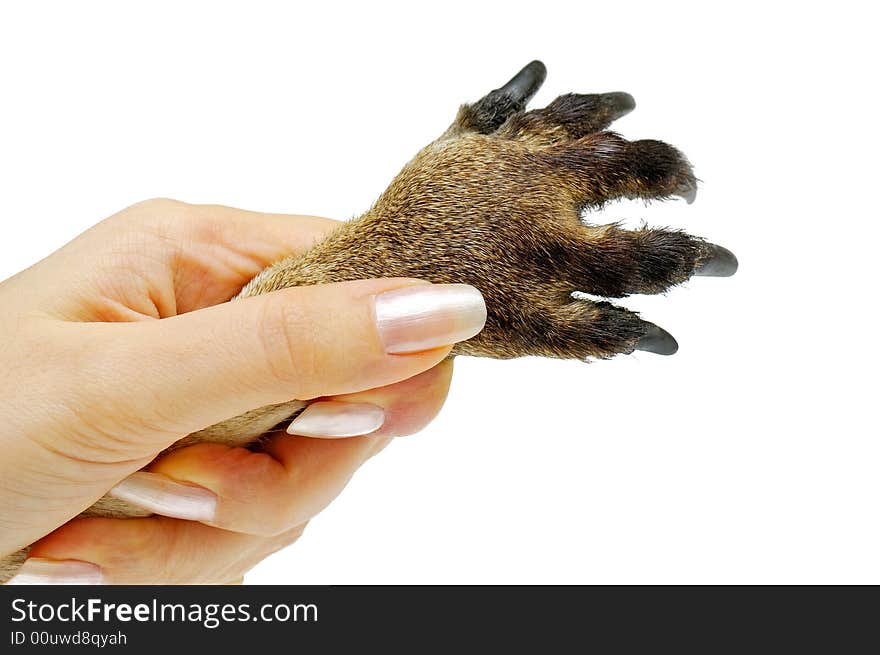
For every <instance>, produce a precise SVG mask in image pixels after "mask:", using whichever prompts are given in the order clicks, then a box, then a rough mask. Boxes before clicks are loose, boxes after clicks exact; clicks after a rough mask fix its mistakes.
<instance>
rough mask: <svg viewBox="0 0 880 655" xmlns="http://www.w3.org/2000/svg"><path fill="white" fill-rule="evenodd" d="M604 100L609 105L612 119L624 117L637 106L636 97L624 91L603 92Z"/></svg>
mask: <svg viewBox="0 0 880 655" xmlns="http://www.w3.org/2000/svg"><path fill="white" fill-rule="evenodd" d="M600 97H601V98H602V102H603V104H604V105H605V106H607V107H608V110H609V115H610V118H611V120H612V121H616V120H617V119H618V118H622V117H623V116H626V115H627V114H628V113H630V112H631V111H632V110H633V109H635V108H636V99H635V98H633V97H632V96H631V95H630V94H629V93H624V92H623V91H612V92H611V93H603V94H602V95H601V96H600Z"/></svg>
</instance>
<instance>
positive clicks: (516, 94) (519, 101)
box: [497, 59, 547, 107]
mask: <svg viewBox="0 0 880 655" xmlns="http://www.w3.org/2000/svg"><path fill="white" fill-rule="evenodd" d="M546 77H547V67H546V66H544V64H542V63H541V62H540V61H538V60H537V59H536V60H535V61H533V62H531V63H529V64H527V65H526V66H525V67H524V68H523V69H522V70H521V71H520V72H519V73H517V74H516V75H514V76H513V77H512V78H510V81H509V82H508V83H507V84H505V85H504V86H502V87H501V88H500V89H497V91H498V92H499V93H504V94H506V95H508V96H509V97H510V99H511V101H513V103H514V104H515V105H518V106H521V107H524V106H525V104H526V103H527V102H528V101H529V100H531V98H532V96H533V95H535V94H536V93H537V92H538V89H540V88H541V85H542V84H543V83H544V80H545V79H546Z"/></svg>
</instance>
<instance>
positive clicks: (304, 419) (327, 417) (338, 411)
mask: <svg viewBox="0 0 880 655" xmlns="http://www.w3.org/2000/svg"><path fill="white" fill-rule="evenodd" d="M384 422H385V411H384V410H383V409H382V408H381V407H377V406H376V405H371V404H370V403H343V402H338V401H326V402H317V403H312V404H311V405H309V406H308V407H306V408H305V410H303V413H302V414H300V415H299V416H297V417H296V418H295V419H294V420H293V423H291V424H290V425H289V426H288V427H287V432H288V433H289V434H298V435H301V436H303V437H330V438H333V437H357V436H358V435H362V434H370V433H371V432H375V431H376V430H378V429H379V428H381V427H382V424H383V423H384Z"/></svg>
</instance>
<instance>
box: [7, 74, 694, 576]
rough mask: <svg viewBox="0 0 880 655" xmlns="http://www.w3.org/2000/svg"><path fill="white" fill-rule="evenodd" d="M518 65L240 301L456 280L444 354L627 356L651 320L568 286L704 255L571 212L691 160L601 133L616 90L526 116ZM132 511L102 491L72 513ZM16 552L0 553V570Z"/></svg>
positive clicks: (635, 193) (680, 270) (659, 190)
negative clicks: (455, 309)
mask: <svg viewBox="0 0 880 655" xmlns="http://www.w3.org/2000/svg"><path fill="white" fill-rule="evenodd" d="M530 67H531V68H529V67H527V68H526V69H524V71H523V73H525V72H529V74H531V75H533V76H534V77H535V79H532V80H531V81H527V85H526V86H529V87H530V88H527V89H525V90H524V89H522V88H516V85H514V84H513V83H514V82H515V81H516V80H517V78H514V80H511V82H510V83H508V85H506V86H505V87H503V88H502V89H498V90H495V91H493V92H491V93H490V94H489V95H487V96H486V97H485V98H483V99H481V100H480V101H478V102H476V103H474V104H472V105H465V106H464V107H462V108H461V110H460V111H459V113H458V116H457V117H456V120H455V121H454V123H453V124H452V126H451V127H450V128H449V129H448V130H447V131H446V132H445V133H444V134H443V135H442V136H441V137H440V138H439V139H437V140H436V141H434V142H433V143H431V144H430V145H428V146H427V147H426V148H424V149H423V150H422V151H420V152H419V153H418V154H417V155H416V156H415V158H413V160H412V161H410V162H409V163H408V164H407V165H406V166H405V167H404V168H403V170H402V171H401V172H400V173H399V174H398V176H397V177H396V178H395V179H394V180H393V181H392V183H391V185H390V186H389V188H388V189H387V190H386V191H385V193H384V194H383V195H382V196H381V197H380V198H379V200H378V201H377V202H376V204H375V205H374V206H373V207H372V208H371V209H370V210H369V211H368V212H366V213H365V214H364V215H363V216H361V217H360V218H358V219H356V220H353V221H350V222H348V223H345V224H343V225H342V226H341V227H340V228H339V229H338V230H337V231H335V232H334V233H333V234H331V235H330V236H329V237H327V238H326V239H325V240H324V241H323V242H321V243H319V244H318V245H317V246H315V247H314V248H313V249H311V250H310V251H309V252H307V253H305V254H304V255H302V256H299V257H291V258H288V259H284V260H282V261H280V262H278V263H276V264H275V265H273V266H270V267H269V268H267V269H266V270H265V271H263V272H262V273H260V274H259V275H258V276H257V277H256V278H255V279H254V280H252V281H251V282H250V283H249V284H248V285H247V286H246V287H245V288H244V289H243V290H242V292H241V294H240V295H239V297H247V296H253V295H257V294H262V293H267V292H270V291H273V290H276V289H282V288H285V287H290V286H296V285H309V284H321V283H326V282H339V281H345V280H355V279H363V278H374V277H414V278H422V279H426V280H429V281H431V282H436V283H447V282H448V283H453V282H464V283H468V284H472V285H474V286H475V287H477V288H478V289H480V291H481V292H482V293H483V295H484V297H485V299H486V303H487V308H488V320H487V323H486V327H485V329H484V330H483V331H482V332H481V333H480V334H479V335H477V336H476V337H474V338H472V339H470V340H469V341H466V342H464V343H460V344H458V345H457V346H456V347H455V349H454V351H453V354H462V355H477V356H485V357H498V358H510V357H519V356H523V355H540V356H546V357H559V358H575V359H585V358H588V357H602V358H604V357H610V356H612V355H614V354H617V353H629V352H632V351H633V349H634V348H635V347H636V345H637V342H638V341H639V339H640V338H641V337H642V336H643V335H644V334H645V332H646V329H647V328H648V327H649V326H650V324H649V323H646V322H644V321H643V320H641V319H640V318H639V317H638V316H637V315H636V314H635V313H633V312H630V311H627V310H625V309H621V308H618V307H615V306H614V305H611V304H610V303H608V302H593V301H588V300H580V299H574V298H572V297H571V294H572V292H574V291H582V292H587V293H591V294H594V295H598V296H605V297H621V296H626V295H628V294H631V293H657V292H660V291H663V290H665V289H666V288H668V287H669V286H671V285H674V284H678V283H680V282H682V281H684V280H686V279H687V278H688V277H690V275H691V274H692V273H693V272H694V268H695V267H696V266H697V265H698V263H699V262H700V261H701V260H702V259H703V258H705V257H707V256H708V255H707V252H708V251H707V250H706V247H705V246H704V242H703V241H701V240H700V239H697V238H694V237H691V236H688V235H686V234H683V233H681V232H677V231H669V230H653V229H641V230H637V231H625V230H622V229H619V228H618V227H616V226H614V225H603V226H587V225H584V224H582V223H581V222H580V220H579V212H580V211H581V210H582V209H583V208H585V207H588V206H600V205H602V204H603V203H605V202H606V201H608V200H612V199H615V198H622V197H626V198H665V197H668V196H670V195H674V194H676V193H681V191H682V189H684V190H687V189H689V188H694V186H695V181H694V177H693V174H692V172H691V168H690V165H689V164H688V163H687V160H686V159H685V158H684V157H683V156H682V155H681V154H680V153H679V152H678V151H677V150H675V149H674V148H672V147H671V146H668V145H666V144H664V143H661V142H659V141H636V142H628V141H626V140H625V139H623V138H621V137H620V136H618V135H617V134H614V133H611V132H604V131H601V130H604V129H605V128H606V127H607V126H608V125H609V124H610V123H611V121H612V120H614V118H616V117H618V116H619V115H622V113H625V112H626V111H628V110H629V109H631V108H632V106H631V105H632V99H631V98H630V97H629V96H628V95H626V94H621V93H614V94H602V95H589V96H587V95H574V94H569V95H565V96H561V97H560V98H557V99H556V100H555V101H554V102H552V103H551V104H550V105H549V106H548V107H546V108H544V109H538V110H534V111H530V112H524V111H523V109H524V105H525V102H526V100H527V99H528V97H529V96H530V95H531V94H532V93H534V91H535V90H536V89H537V86H536V85H539V84H540V82H541V80H542V79H543V66H542V65H540V64H538V63H537V62H534V63H533V64H530ZM523 73H521V74H520V76H522V75H523ZM511 85H513V86H511ZM304 406H305V404H304V403H302V402H299V401H292V402H290V403H285V404H281V405H274V406H271V407H264V408H260V409H257V410H254V411H252V412H249V413H247V414H245V415H243V416H240V417H237V418H234V419H231V420H229V421H225V422H223V423H221V424H218V425H215V426H212V427H209V428H207V429H205V430H202V431H200V432H197V433H194V434H191V435H189V436H187V437H185V438H184V439H182V440H181V441H179V442H178V443H177V444H175V446H174V447H175V448H177V447H181V446H185V445H188V444H193V443H198V442H202V441H213V442H220V443H225V444H229V445H245V444H251V443H253V442H254V441H255V440H258V439H259V437H260V436H261V435H264V434H265V433H266V432H268V431H269V430H270V429H271V428H273V427H274V426H276V425H277V424H278V423H280V422H282V421H286V420H289V419H290V418H291V417H293V416H294V415H295V414H296V413H297V412H298V411H300V410H301V409H302V408H303V407H304ZM145 514H146V513H145V512H143V511H142V510H139V509H137V508H135V507H132V506H129V505H127V504H126V503H124V502H122V501H119V500H116V499H113V498H109V497H105V498H103V499H101V500H100V501H98V502H97V503H96V504H95V505H94V506H93V507H91V508H90V509H89V510H87V511H86V512H84V514H83V515H84V516H111V517H126V516H143V515H145ZM25 554H26V550H22V551H19V552H18V553H14V554H12V555H9V556H7V557H6V558H5V559H4V560H2V561H0V580H6V579H8V578H9V577H11V575H12V574H14V572H15V571H16V570H17V569H18V567H19V566H20V565H21V562H22V561H23V559H24V557H25Z"/></svg>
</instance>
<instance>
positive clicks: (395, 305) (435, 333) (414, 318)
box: [375, 284, 486, 355]
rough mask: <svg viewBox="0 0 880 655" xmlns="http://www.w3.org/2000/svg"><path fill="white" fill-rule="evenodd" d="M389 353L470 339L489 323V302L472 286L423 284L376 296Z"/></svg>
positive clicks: (383, 336) (381, 326)
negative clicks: (487, 308) (487, 303)
mask: <svg viewBox="0 0 880 655" xmlns="http://www.w3.org/2000/svg"><path fill="white" fill-rule="evenodd" d="M375 305H376V325H377V326H378V328H379V334H380V336H381V338H382V343H383V344H384V346H385V352H387V353H389V354H392V355H399V354H403V353H414V352H419V351H422V350H430V349H431V348H439V347H440V346H447V345H449V344H453V343H457V342H459V341H464V340H465V339H470V338H471V337H472V336H474V335H475V334H477V333H478V332H479V331H480V330H482V329H483V326H484V325H485V324H486V303H485V302H484V301H483V296H482V294H480V292H479V291H477V289H475V288H474V287H472V286H470V285H469V284H431V285H428V284H423V285H418V286H412V287H404V288H402V289H395V290H394V291H386V292H385V293H382V294H379V295H378V296H376V303H375Z"/></svg>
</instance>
